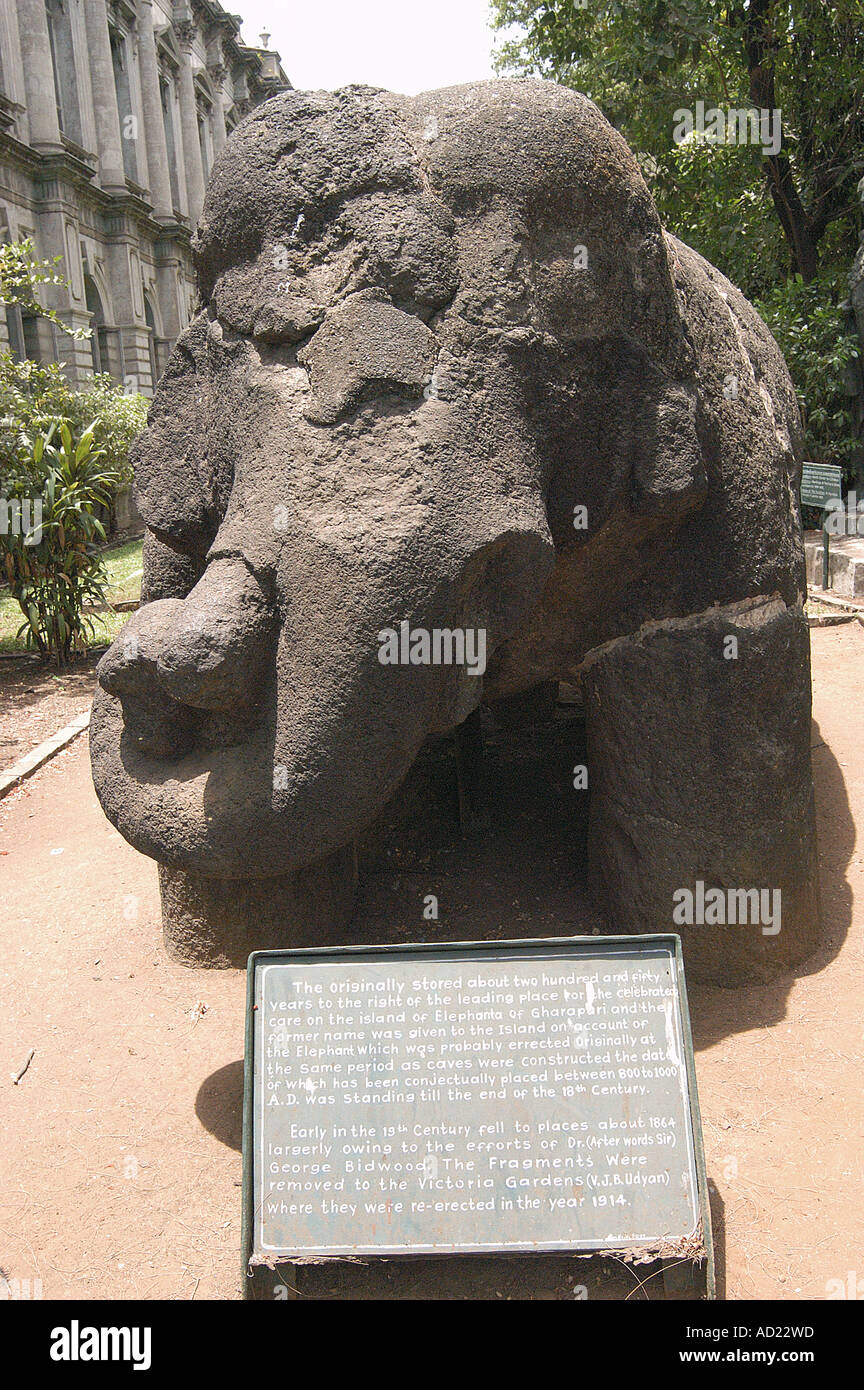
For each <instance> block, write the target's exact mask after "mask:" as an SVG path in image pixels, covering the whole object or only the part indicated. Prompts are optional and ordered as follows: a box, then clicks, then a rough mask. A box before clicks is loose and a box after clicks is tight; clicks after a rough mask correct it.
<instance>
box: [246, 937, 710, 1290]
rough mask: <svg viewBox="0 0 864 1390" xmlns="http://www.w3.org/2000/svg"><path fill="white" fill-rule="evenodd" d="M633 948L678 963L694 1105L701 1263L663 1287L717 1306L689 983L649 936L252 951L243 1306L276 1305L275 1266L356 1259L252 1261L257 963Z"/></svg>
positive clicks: (533, 1253) (675, 1261)
mask: <svg viewBox="0 0 864 1390" xmlns="http://www.w3.org/2000/svg"><path fill="white" fill-rule="evenodd" d="M628 945H629V946H634V947H638V948H642V949H647V948H649V947H651V946H655V947H662V948H665V949H666V950H669V951H670V952H671V954H672V957H673V959H674V962H675V983H676V986H677V991H678V1002H679V1006H680V1011H681V1039H682V1045H683V1057H684V1066H685V1076H686V1082H687V1086H686V1090H687V1100H688V1103H689V1119H690V1137H691V1138H692V1142H693V1161H694V1168H695V1173H696V1186H697V1195H698V1210H699V1216H700V1221H701V1236H702V1245H703V1247H704V1253H703V1256H702V1258H701V1259H700V1260H699V1261H698V1264H697V1261H696V1260H694V1259H691V1258H688V1257H687V1256H681V1255H676V1256H675V1257H674V1258H670V1260H669V1261H665V1262H663V1263H665V1264H668V1266H669V1267H668V1268H663V1270H662V1272H663V1283H664V1286H665V1288H666V1291H667V1294H668V1295H669V1296H671V1297H678V1298H681V1297H684V1298H702V1299H714V1298H716V1282H715V1265H714V1242H713V1234H712V1226H711V1206H710V1199H709V1192H708V1177H707V1170H706V1166H705V1150H704V1145H703V1140H702V1120H701V1114H700V1110H699V1095H698V1090H697V1083H696V1065H695V1058H694V1052H693V1036H692V1030H691V1026H690V1009H689V1005H688V1000H687V982H686V979H685V975H684V959H683V954H682V949H681V938H680V936H678V935H677V934H676V933H674V932H646V933H643V934H639V935H621V936H546V937H520V938H516V939H509V938H507V939H504V940H496V941H444V942H437V941H436V942H429V941H427V942H411V943H408V944H405V945H402V944H393V945H383V946H382V945H377V946H366V945H351V946H311V947H298V948H297V949H296V950H292V949H290V948H288V949H277V950H270V951H253V952H252V954H251V955H250V956H249V959H248V963H247V970H246V1025H245V1051H244V1061H243V1183H242V1224H241V1251H242V1270H241V1274H242V1288H243V1297H244V1298H247V1299H248V1298H262V1297H271V1296H272V1288H273V1282H274V1277H275V1276H274V1270H275V1268H276V1266H282V1265H288V1266H291V1267H293V1266H295V1265H297V1264H302V1263H315V1264H326V1263H331V1262H332V1263H339V1262H340V1261H344V1260H346V1259H350V1258H352V1257H350V1256H345V1255H328V1256H322V1257H320V1258H315V1259H313V1260H310V1259H308V1258H307V1257H304V1256H303V1255H302V1254H301V1253H299V1252H298V1253H297V1254H296V1255H291V1254H285V1255H280V1256H278V1257H277V1258H275V1259H273V1260H272V1262H271V1263H265V1262H261V1263H255V1264H254V1265H253V1263H252V1258H253V1255H254V1253H255V1252H254V1232H255V1213H254V1202H255V1193H254V1168H255V1123H254V1098H255V1063H256V1057H255V982H256V977H257V968H258V965H259V963H260V962H266V961H270V962H272V963H283V964H286V965H289V964H291V963H294V962H296V963H298V964H299V963H302V962H304V961H313V960H327V959H331V960H339V961H344V962H346V963H350V961H351V960H352V959H363V960H366V961H368V960H369V959H370V958H371V959H373V960H374V959H376V958H381V959H382V960H384V961H386V960H387V959H388V957H393V956H398V957H400V958H404V957H406V956H408V957H410V956H418V957H422V956H424V955H425V956H436V957H441V956H449V957H452V958H453V959H454V960H459V959H460V958H461V957H466V956H468V955H469V954H481V955H482V953H484V952H488V953H490V954H492V953H498V954H500V953H501V952H504V953H505V954H506V952H507V951H508V950H509V949H510V948H513V949H514V950H518V949H523V950H524V949H526V948H529V949H530V948H535V949H536V948H540V949H542V948H553V949H554V948H556V947H557V948H559V949H560V948H562V947H563V948H567V947H570V948H573V947H581V948H583V949H589V948H590V949H594V950H597V949H601V950H602V948H603V947H604V946H607V947H616V948H618V949H620V948H621V947H622V946H624V947H626V946H628ZM478 1253H480V1252H477V1251H474V1250H465V1251H442V1252H439V1253H436V1254H435V1255H434V1256H433V1255H430V1254H429V1252H428V1251H418V1252H416V1253H414V1252H405V1253H400V1254H398V1255H394V1254H390V1253H387V1252H386V1251H382V1252H381V1254H377V1253H368V1252H364V1253H363V1254H362V1256H360V1258H361V1259H362V1261H363V1262H364V1263H365V1262H369V1261H372V1260H376V1259H385V1260H388V1261H391V1262H392V1261H399V1260H422V1259H427V1260H428V1259H431V1258H435V1259H447V1258H452V1257H453V1256H456V1257H457V1258H459V1259H468V1258H471V1256H472V1255H477V1254H478ZM484 1253H485V1254H486V1255H487V1256H488V1255H490V1254H491V1255H494V1256H495V1258H500V1259H512V1258H530V1259H538V1258H541V1257H542V1256H544V1255H546V1256H548V1255H550V1254H557V1255H559V1256H560V1255H562V1254H565V1255H566V1254H567V1253H568V1252H567V1251H564V1250H561V1249H560V1248H558V1249H557V1250H550V1249H543V1248H538V1249H536V1250H530V1251H528V1250H519V1251H518V1252H511V1251H508V1250H506V1249H505V1250H501V1251H500V1252H495V1251H489V1250H487V1251H485V1252H484ZM572 1253H573V1255H574V1257H576V1256H581V1257H582V1258H584V1257H585V1255H586V1252H585V1251H584V1250H579V1251H577V1250H574V1251H573V1252H572ZM591 1253H593V1254H595V1255H596V1256H597V1257H598V1258H601V1259H602V1258H603V1256H604V1254H605V1255H607V1256H608V1255H611V1254H612V1253H617V1252H612V1251H610V1250H608V1249H606V1250H604V1248H603V1247H601V1246H598V1247H597V1248H596V1250H594V1251H592V1252H591Z"/></svg>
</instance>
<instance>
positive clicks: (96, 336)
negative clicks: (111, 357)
mask: <svg viewBox="0 0 864 1390" xmlns="http://www.w3.org/2000/svg"><path fill="white" fill-rule="evenodd" d="M84 295H85V298H86V301H87V312H88V314H89V315H90V327H91V328H92V330H93V334H92V337H91V338H90V355H91V357H92V359H93V370H94V372H107V371H108V357H107V353H106V351H105V348H106V343H105V311H104V309H103V308H102V300H101V297H100V295H99V291H98V290H97V288H96V282H95V280H94V279H93V277H92V275H85V276H84Z"/></svg>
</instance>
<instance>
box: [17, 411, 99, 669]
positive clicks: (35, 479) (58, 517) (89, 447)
mask: <svg viewBox="0 0 864 1390" xmlns="http://www.w3.org/2000/svg"><path fill="white" fill-rule="evenodd" d="M58 440H59V443H58V442H57V441H58ZM117 481H118V475H117V473H116V472H115V471H114V470H112V469H111V467H110V466H108V465H106V463H105V450H104V449H103V448H101V447H99V446H98V445H97V444H96V439H95V433H94V428H93V426H92V425H91V426H89V427H88V428H87V429H85V430H84V431H83V432H82V433H81V434H80V435H79V437H78V439H77V441H76V440H75V438H74V436H73V434H72V431H71V430H70V428H69V425H68V424H67V423H66V422H65V421H64V422H63V423H62V424H60V425H59V426H58V425H57V424H56V423H53V424H51V425H49V427H48V428H47V430H44V431H39V432H34V433H32V434H31V433H28V432H27V431H21V432H20V433H19V436H18V438H17V441H16V451H15V457H14V461H13V462H12V463H11V465H10V466H8V472H7V478H6V486H5V492H6V496H7V498H9V499H12V500H18V501H19V503H20V501H22V500H23V499H29V501H30V504H31V507H30V511H29V514H28V520H29V522H30V528H29V531H28V532H26V533H25V532H24V530H23V528H22V527H9V526H8V525H7V526H5V527H3V528H2V529H0V562H2V569H3V572H4V576H5V578H6V580H7V581H8V584H9V590H10V593H11V594H12V597H13V598H14V599H16V601H17V602H18V604H19V606H20V608H21V611H22V613H23V614H24V618H25V621H24V623H23V624H22V626H21V628H20V630H19V632H18V637H19V638H21V637H25V638H26V641H27V645H28V646H30V647H36V648H37V649H38V651H39V652H40V653H41V655H42V656H44V657H52V658H53V659H54V661H55V662H56V664H57V665H58V666H64V665H66V663H67V662H68V661H69V659H70V657H71V655H72V653H73V651H74V650H75V649H76V648H78V647H81V646H84V645H86V637H87V634H88V632H92V619H90V618H88V617H87V616H86V614H85V613H84V611H83V610H84V608H85V606H86V605H88V604H94V603H103V602H104V601H105V592H104V586H103V572H102V561H101V557H100V552H99V544H98V543H99V541H100V540H101V541H104V540H105V530H104V527H103V525H102V523H101V521H100V520H99V518H98V516H97V515H96V512H97V510H98V509H99V508H100V507H105V506H107V504H108V503H109V501H110V497H111V491H112V489H113V488H114V487H115V486H116V484H117ZM40 509H41V510H40Z"/></svg>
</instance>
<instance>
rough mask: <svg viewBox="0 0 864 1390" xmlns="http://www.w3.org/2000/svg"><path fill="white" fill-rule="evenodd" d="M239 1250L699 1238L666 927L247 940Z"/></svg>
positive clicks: (354, 1252)
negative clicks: (300, 942) (441, 940)
mask: <svg viewBox="0 0 864 1390" xmlns="http://www.w3.org/2000/svg"><path fill="white" fill-rule="evenodd" d="M245 1106H246V1110H245V1117H244V1177H245V1232H244V1256H245V1259H246V1261H247V1268H248V1267H254V1266H256V1265H274V1264H275V1263H277V1262H279V1261H281V1260H287V1261H290V1260H292V1259H294V1260H299V1261H301V1262H304V1261H306V1262H308V1261H309V1260H317V1259H340V1258H345V1257H352V1256H353V1257H356V1256H370V1255H388V1256H396V1255H415V1256H416V1255H440V1254H448V1253H471V1252H483V1253H486V1254H492V1253H496V1252H497V1253H501V1254H517V1253H525V1252H531V1253H539V1252H544V1251H546V1252H549V1251H557V1252H567V1251H570V1252H583V1251H601V1252H602V1251H606V1252H609V1251H615V1252H616V1253H618V1252H622V1251H623V1252H628V1253H632V1252H634V1251H636V1252H639V1251H643V1252H656V1253H657V1257H658V1258H662V1257H663V1256H667V1257H672V1256H674V1255H676V1254H678V1255H679V1258H680V1257H681V1256H684V1257H685V1258H690V1259H692V1258H697V1259H698V1258H699V1257H700V1255H702V1254H704V1253H705V1250H706V1248H707V1247H708V1246H709V1245H710V1230H709V1219H708V1213H707V1204H706V1200H705V1184H704V1165H703V1161H702V1150H701V1135H700V1129H699V1117H698V1106H697V1101H696V1088H695V1076H694V1071H693V1061H692V1046H691V1042H690V1030H689V1019H688V1013H687V1005H686V995H685V989H684V976H683V970H682V965H681V952H680V942H679V939H678V937H676V936H672V935H662V936H639V937H575V938H564V939H555V940H541V941H514V942H481V943H469V944H458V945H435V946H432V945H422V946H412V947H399V948H395V947H393V948H391V947H375V948H347V949H346V948H338V949H322V950H298V951H294V952H279V951H265V952H256V953H255V954H254V955H253V956H251V957H250V961H249V996H248V1018H247V1045H246V1089H245Z"/></svg>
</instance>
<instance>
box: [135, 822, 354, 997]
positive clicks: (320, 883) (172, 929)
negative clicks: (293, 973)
mask: <svg viewBox="0 0 864 1390" xmlns="http://www.w3.org/2000/svg"><path fill="white" fill-rule="evenodd" d="M356 886H357V861H356V854H355V851H354V847H353V845H348V846H347V847H346V848H345V849H343V850H340V851H339V852H338V853H337V854H333V855H331V856H330V857H329V858H327V859H321V860H319V861H318V862H317V863H316V864H311V865H309V867H308V868H306V869H302V870H301V871H300V872H299V873H296V874H284V875H274V876H273V877H272V878H259V879H249V878H247V879H218V878H204V877H203V876H202V875H200V874H193V873H187V872H186V871H185V870H184V869H171V868H168V867H166V865H164V864H160V865H159V890H160V893H161V897H162V925H163V930H164V935H165V949H166V951H167V952H168V955H169V956H170V957H171V959H172V960H175V961H177V962H178V963H179V964H180V965H192V966H216V967H218V968H221V969H225V968H231V967H233V968H235V969H237V970H242V969H245V966H246V961H247V959H248V957H249V954H250V952H252V951H266V950H275V949H277V948H281V949H283V950H286V949H289V948H291V947H296V946H330V945H338V944H339V943H340V942H343V941H344V940H345V939H346V935H345V934H346V930H347V927H348V924H349V922H350V920H351V914H352V911H353V908H354V894H355V891H356Z"/></svg>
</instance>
